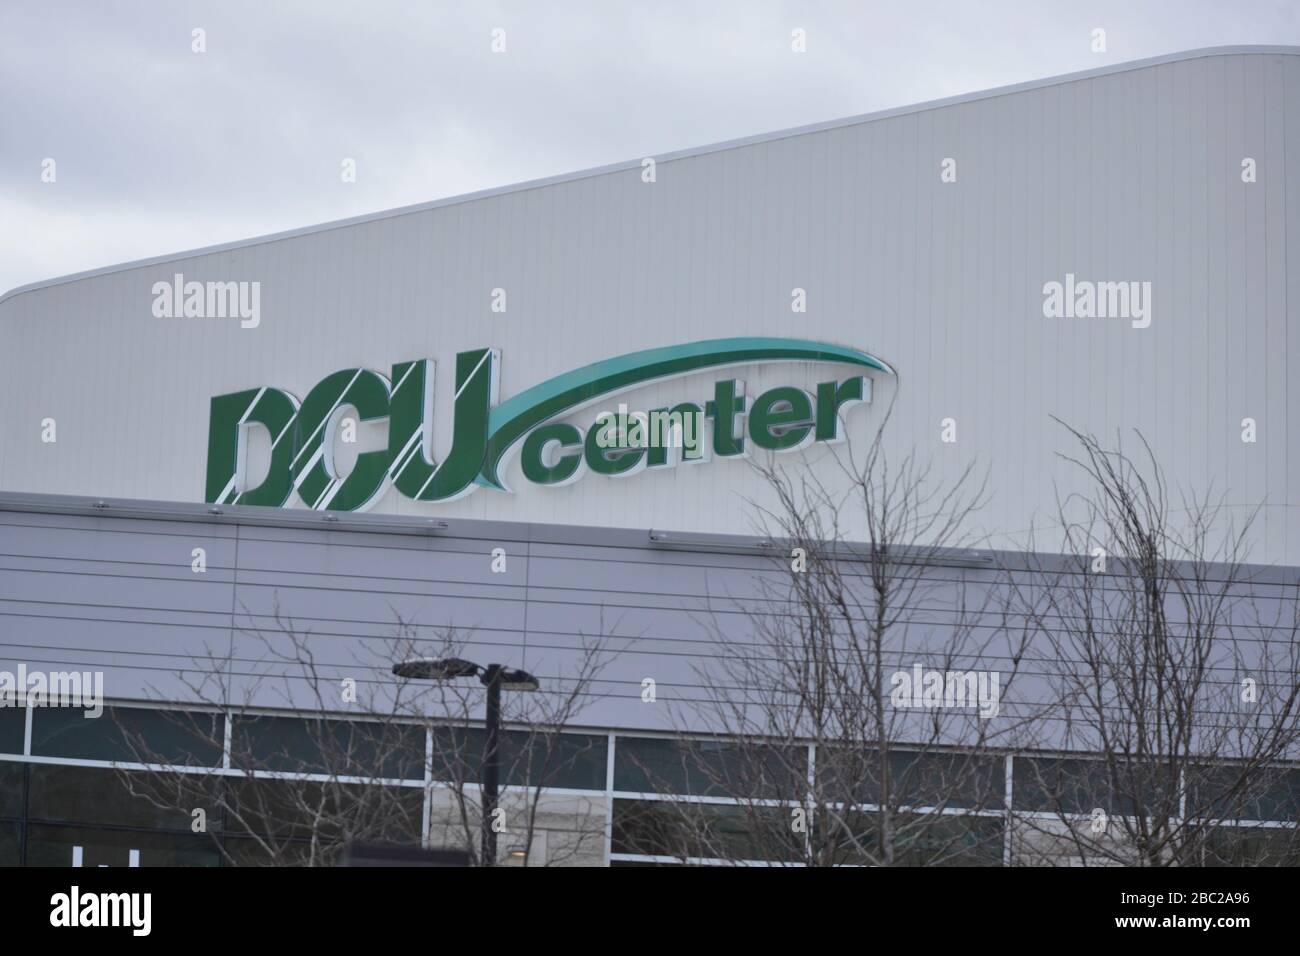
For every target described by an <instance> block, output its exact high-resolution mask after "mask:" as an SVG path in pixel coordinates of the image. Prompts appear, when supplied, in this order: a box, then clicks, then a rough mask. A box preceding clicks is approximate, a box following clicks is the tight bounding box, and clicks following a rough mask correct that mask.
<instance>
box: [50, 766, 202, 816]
mask: <svg viewBox="0 0 1300 956" xmlns="http://www.w3.org/2000/svg"><path fill="white" fill-rule="evenodd" d="M30 773H31V789H30V792H29V796H28V799H29V803H28V810H27V814H28V817H29V818H31V819H39V820H51V821H60V822H67V823H82V824H110V825H114V826H139V827H155V828H159V829H170V830H185V831H189V829H190V825H191V823H192V822H193V820H194V817H193V816H192V811H193V810H195V809H198V808H202V809H205V810H207V811H208V814H207V816H208V827H209V829H212V828H215V827H217V826H218V824H219V823H220V821H219V819H217V818H218V816H219V813H218V806H219V805H218V804H217V802H216V801H215V800H212V799H205V798H204V797H203V796H202V794H203V791H204V789H205V788H211V787H213V786H215V784H216V779H217V778H215V777H207V776H200V775H194V774H185V775H172V774H155V773H145V772H143V771H142V772H135V771H132V772H130V773H128V774H126V775H125V776H126V779H125V780H124V779H123V775H122V773H121V772H120V771H117V770H110V769H101V768H98V767H62V766H58V765H54V764H32V765H31V767H30Z"/></svg>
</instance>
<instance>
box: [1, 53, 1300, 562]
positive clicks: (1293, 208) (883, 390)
mask: <svg viewBox="0 0 1300 956" xmlns="http://www.w3.org/2000/svg"><path fill="white" fill-rule="evenodd" d="M1297 136H1300V58H1297V56H1296V55H1293V54H1285V53H1282V52H1276V51H1271V52H1261V53H1253V54H1252V53H1243V54H1233V55H1216V56H1204V57H1200V58H1195V59H1187V60H1181V61H1175V62H1170V63H1166V64H1162V65H1156V66H1147V67H1141V68H1137V69H1132V70H1127V71H1118V72H1112V73H1109V74H1107V75H1103V76H1098V77H1093V78H1089V79H1083V80H1075V81H1070V82H1064V83H1057V84H1053V85H1045V86H1042V87H1039V88H1034V89H1028V90H1023V91H1019V92H1011V93H1007V94H1006V95H1000V96H994V97H990V98H985V99H977V100H974V101H970V102H964V103H959V104H955V105H947V106H939V107H935V108H927V109H922V110H920V111H917V112H911V113H903V114H899V115H892V116H888V117H885V118H881V119H875V120H870V121H865V122H861V123H856V124H852V125H846V126H840V127H835V128H830V129H826V130H822V131H817V132H808V133H801V134H799V135H794V136H790V137H787V138H782V139H775V140H769V141H765V142H758V143H753V144H749V145H742V146H738V147H736V148H730V149H725V150H722V151H719V152H711V153H705V154H702V155H698V156H689V157H684V158H680V159H675V160H671V161H666V162H663V163H661V164H660V166H659V169H658V182H656V183H655V184H653V185H647V184H644V183H642V182H641V180H640V175H639V169H630V170H620V171H615V172H605V173H600V174H596V175H592V176H589V177H586V178H579V179H574V180H571V181H567V182H561V183H557V184H553V185H548V186H543V187H539V188H532V189H525V190H521V191H515V192H507V193H504V194H500V195H495V196H491V197H486V198H479V199H473V200H470V201H466V202H462V203H455V204H450V205H443V206H439V207H436V208H432V209H427V210H422V211H419V212H413V213H411V214H409V215H401V216H397V217H392V218H385V219H378V220H375V221H371V222H363V223H358V224H353V225H348V226H344V227H341V228H337V229H333V230H329V231H323V232H317V233H312V234H307V235H300V236H295V237H292V238H287V239H281V240H277V241H272V242H265V243H260V244H253V245H248V246H245V247H242V248H238V249H232V250H225V251H219V252H213V253H208V254H203V255H199V256H197V257H194V258H186V259H183V260H180V261H178V262H177V263H176V264H175V266H174V267H173V265H172V264H155V265H150V266H145V267H141V268H134V269H128V270H125V271H120V272H115V273H110V274H106V275H100V276H95V277H91V278H85V279H80V280H77V281H73V282H68V283H64V284H59V285H53V286H50V287H47V288H42V289H37V290H34V291H30V292H26V293H22V294H19V295H17V296H14V297H12V298H10V299H8V300H6V301H5V302H3V303H2V304H0V329H2V330H3V332H2V334H3V336H4V344H5V347H4V349H3V350H0V400H3V414H0V489H4V490H9V491H38V492H52V493H69V494H98V495H105V496H118V497H132V498H151V499H162V500H180V501H199V500H201V499H202V495H203V474H204V466H205V458H206V433H207V408H208V400H209V398H210V397H211V396H212V395H215V394H218V393H223V392H229V391H234V390H236V389H241V388H247V387H253V386H258V385H276V386H280V387H283V388H287V389H289V390H291V391H293V392H294V393H295V394H297V395H298V396H299V397H301V396H302V395H303V394H305V393H306V391H307V390H308V389H310V387H311V386H312V385H314V384H315V383H316V382H317V381H319V380H320V379H321V378H323V377H324V376H325V375H326V374H328V373H329V372H332V371H334V370H336V369H339V368H344V367H349V366H354V365H362V366H366V367H371V368H375V369H378V370H386V369H387V368H388V367H389V365H390V364H391V363H392V362H394V361H398V360H402V359H408V358H415V357H423V356H428V357H432V358H436V359H437V360H438V363H439V366H438V367H439V373H440V374H439V376H438V397H437V416H438V417H437V422H436V426H435V427H436V431H437V434H438V445H439V447H440V448H442V447H445V442H446V440H447V437H448V436H447V434H446V431H447V427H448V425H449V418H448V414H449V411H448V410H449V407H450V399H451V374H450V370H451V359H452V357H453V355H454V353H455V352H456V351H458V350H462V349H468V348H473V347H481V346H484V345H489V344H490V345H495V346H497V347H499V348H501V349H502V351H503V356H504V358H503V368H502V395H503V397H507V396H509V395H512V394H516V393H518V392H519V391H521V390H522V389H524V388H527V387H529V386H531V385H533V384H536V383H537V382H539V381H541V380H542V379H544V378H546V377H548V376H551V375H555V374H558V373H560V372H563V371H567V370H569V369H572V368H575V367H577V366H580V365H583V364H586V363H588V362H591V361H595V360H598V359H600V358H604V357H608V356H611V355H616V354H621V353H624V352H628V351H632V350H636V349H640V348H648V347H653V346H659V345H666V344H673V343H679V342H686V341H694V340H698V339H702V338H715V337H721V336H727V335H789V334H792V333H793V334H798V335H802V336H807V337H810V338H818V339H824V340H827V341H831V342H835V343H840V344H845V345H851V346H855V347H858V348H862V349H865V350H867V351H870V352H872V353H873V354H877V355H879V356H881V357H882V358H884V359H885V360H886V361H888V362H890V363H891V364H893V365H894V366H895V367H896V368H897V369H898V370H899V373H900V377H899V382H898V387H899V388H900V389H901V391H900V394H899V402H898V407H897V409H896V421H895V423H894V429H893V436H892V441H893V443H894V444H893V450H894V453H895V455H897V454H901V453H902V451H904V450H906V449H909V448H911V447H913V446H916V447H917V448H918V449H919V451H920V453H921V454H922V455H923V456H925V457H930V456H932V457H933V461H934V463H935V465H936V468H937V474H938V475H939V476H940V477H944V476H946V477H949V478H950V477H952V476H954V475H955V474H957V473H958V472H959V470H960V469H961V468H962V467H964V466H965V464H966V463H968V462H970V461H977V462H979V463H980V465H981V467H988V468H989V470H990V487H991V489H992V491H993V499H992V501H991V502H990V505H989V507H988V508H987V509H986V510H985V511H984V512H983V513H982V514H981V515H980V519H979V520H980V526H981V528H983V529H984V530H987V531H988V532H989V533H990V534H991V535H993V536H994V538H993V540H994V542H999V541H1005V540H1006V539H1007V536H1014V535H1016V534H1019V533H1022V532H1024V531H1026V530H1027V529H1029V528H1030V527H1031V526H1035V525H1041V524H1042V523H1043V522H1044V521H1045V520H1047V519H1049V518H1050V515H1051V512H1052V509H1053V502H1054V501H1055V494H1056V489H1058V488H1059V489H1060V490H1061V491H1062V492H1067V493H1068V492H1069V491H1070V490H1072V489H1073V488H1075V487H1077V475H1075V474H1074V473H1073V472H1072V470H1071V469H1070V467H1069V466H1068V465H1067V464H1066V463H1064V462H1062V461H1061V460H1059V459H1058V458H1057V457H1056V452H1058V451H1060V450H1064V449H1067V448H1068V447H1069V445H1068V442H1067V441H1066V440H1065V436H1064V435H1063V433H1062V431H1061V429H1060V428H1059V427H1058V426H1057V425H1055V424H1054V423H1053V422H1052V421H1051V416H1053V415H1055V416H1058V417H1060V418H1063V419H1065V420H1067V421H1069V422H1071V423H1073V424H1076V425H1079V426H1081V427H1084V428H1085V429H1088V430H1091V431H1094V432H1096V433H1098V434H1102V435H1108V436H1109V435H1114V434H1116V433H1117V432H1120V431H1124V432H1127V431H1128V430H1129V429H1134V428H1136V429H1140V430H1141V431H1142V432H1143V433H1144V434H1145V435H1146V437H1147V438H1148V439H1149V440H1150V441H1151V443H1152V445H1153V447H1154V449H1155V451H1156V453H1157V455H1158V456H1159V458H1160V460H1161V461H1162V462H1163V463H1164V464H1165V466H1166V467H1167V468H1168V469H1169V472H1170V475H1171V476H1172V477H1173V478H1174V479H1175V480H1176V481H1177V482H1178V483H1181V484H1183V485H1185V486H1186V487H1187V488H1189V489H1196V490H1201V491H1204V490H1206V489H1209V488H1211V487H1212V488H1213V490H1214V491H1215V492H1218V493H1222V494H1224V495H1225V496H1226V499H1225V500H1226V501H1227V502H1228V503H1229V504H1232V505H1240V506H1243V507H1244V506H1249V505H1252V504H1256V503H1260V502H1266V503H1267V505H1268V509H1267V511H1266V513H1265V515H1264V520H1262V521H1261V522H1260V523H1259V525H1258V526H1257V535H1256V537H1257V544H1256V550H1255V552H1254V553H1253V555H1252V557H1253V558H1254V559H1255V560H1258V561H1265V562H1280V563H1287V564H1292V565H1296V564H1300V500H1298V499H1297V497H1296V495H1297V489H1298V488H1300V460H1297V458H1296V456H1297V455H1300V450H1298V449H1297V447H1296V446H1300V442H1294V441H1292V440H1291V438H1292V433H1293V430H1294V423H1295V422H1296V421H1298V420H1300V394H1298V393H1300V389H1297V387H1296V386H1295V385H1294V384H1292V381H1291V380H1292V379H1293V378H1294V377H1295V373H1296V369H1297V368H1300V334H1297V333H1295V332H1294V331H1293V329H1292V328H1291V327H1292V326H1294V325H1295V322H1296V320H1295V317H1294V312H1295V308H1296V307H1295V306H1294V305H1293V304H1292V303H1293V302H1294V299H1292V298H1289V297H1288V292H1289V287H1290V284H1291V283H1292V282H1293V281H1294V280H1293V279H1292V276H1295V275H1297V274H1300V268H1298V267H1300V262H1297V261H1296V257H1297V256H1298V255H1300V252H1297V251H1296V250H1297V248H1300V243H1288V241H1287V239H1288V234H1289V233H1290V232H1294V231H1296V229H1297V228H1298V227H1300V189H1291V190H1290V193H1289V194H1288V189H1287V186H1288V183H1287V178H1288V174H1289V173H1290V172H1291V166H1292V165H1293V164H1294V157H1295V156H1297V155H1300V143H1297V142H1296V137H1297ZM1288 147H1290V148H1289V149H1288ZM946 156H952V157H954V158H956V159H957V161H958V174H959V176H958V182H957V183H956V184H954V185H943V184H941V183H940V182H939V178H938V168H939V162H940V160H941V159H942V158H943V157H946ZM1243 156H1252V157H1254V158H1255V159H1256V160H1257V161H1258V164H1259V181H1258V183H1256V184H1254V185H1245V184H1243V183H1242V182H1241V181H1240V162H1241V158H1242V157H1243ZM1288 157H1290V159H1288ZM175 271H182V272H184V274H185V276H186V278H187V279H198V280H208V279H248V280H258V281H261V282H262V295H263V299H262V312H263V318H262V324H261V327H260V328H258V329H256V330H241V329H240V328H238V323H237V322H236V321H234V320H224V321H219V320H182V319H177V320H159V319H155V318H153V317H152V316H151V314H150V304H151V300H152V296H151V294H150V286H151V285H152V283H153V282H154V281H156V280H158V279H166V278H168V277H170V276H171V274H172V273H173V272H175ZM1066 272H1073V273H1075V274H1076V275H1077V276H1079V277H1080V278H1088V279H1097V280H1104V279H1113V280H1124V279H1136V280H1143V279H1149V280H1151V281H1152V283H1153V287H1154V297H1155V307H1154V319H1153V322H1152V325H1151V327H1150V328H1149V329H1146V330H1135V329H1132V328H1130V327H1129V324H1128V323H1127V322H1126V321H1121V320H1113V319H1112V320H1101V319H1091V320H1089V319H1073V320H1069V319H1066V320H1049V319H1044V318H1043V317H1042V313H1041V304H1042V295H1041V288H1042V285H1043V283H1044V282H1045V281H1048V280H1051V279H1058V280H1059V279H1062V278H1063V277H1064V275H1065V273H1066ZM498 286H499V287H503V288H505V289H506V290H507V291H508V295H509V312H508V313H507V314H506V315H494V314H493V313H492V312H491V311H490V310H489V307H488V297H489V293H490V290H491V289H492V288H494V287H498ZM795 286H801V287H803V288H806V289H807V290H808V294H809V302H810V308H809V312H808V314H807V315H806V316H792V315H791V313H790V311H789V301H790V290H791V288H793V287H795ZM825 372H826V370H825V369H821V370H816V369H788V368H762V369H755V370H754V371H753V372H752V373H749V374H747V375H746V378H747V380H748V381H749V383H750V389H749V392H750V394H751V395H752V394H757V391H758V390H760V389H762V388H764V387H767V386H770V385H773V384H786V383H790V384H805V385H807V384H812V383H815V382H816V381H818V380H819V379H822V378H825V377H826V375H825ZM711 380H712V377H710V376H699V377H695V378H693V379H690V380H687V381H686V382H680V383H675V384H673V385H669V386H659V387H656V388H652V389H648V390H645V391H644V392H643V393H640V394H642V395H644V396H645V397H646V401H645V402H644V403H642V402H640V401H638V402H637V403H636V404H645V405H649V402H651V401H654V400H655V399H660V398H662V399H667V398H675V399H676V398H685V397H692V396H696V395H697V394H698V395H702V392H703V390H704V389H705V388H706V387H707V386H708V383H709V382H711ZM892 388H893V386H892V385H891V384H888V383H880V385H879V387H878V392H877V401H876V404H875V405H874V406H873V407H872V408H871V409H870V410H865V411H864V410H863V409H861V408H859V409H857V410H855V411H854V412H852V413H851V417H850V426H851V427H850V433H851V435H853V436H856V437H858V438H859V439H861V438H863V437H864V436H866V435H868V434H869V433H870V431H871V430H872V428H873V427H874V425H875V424H876V423H877V422H878V421H879V419H880V415H881V413H882V411H883V408H884V406H885V404H886V402H887V400H888V399H889V397H890V395H891V393H892ZM47 416H49V417H54V418H55V419H57V421H58V427H59V441H58V443H57V444H56V445H44V444H42V443H41V442H40V421H41V419H43V418H45V417H47ZM948 416H951V417H954V418H955V419H957V422H958V443H957V444H956V445H955V446H946V445H942V444H940V443H939V421H940V419H942V418H944V417H948ZM1248 416H1249V417H1253V418H1255V419H1256V420H1257V421H1258V423H1259V430H1260V431H1259V434H1260V440H1259V442H1258V444H1255V445H1244V444H1242V442H1241V441H1240V438H1239V433H1240V424H1239V423H1240V421H1241V419H1242V418H1244V417H1248ZM584 423H585V420H584ZM1128 440H1129V441H1131V436H1130V438H1129V439H1128ZM821 454H824V450H822V449H819V448H816V447H815V448H814V449H813V450H811V451H810V452H807V453H804V454H802V455H800V456H792V457H791V458H788V459H786V461H794V460H795V458H796V457H797V458H798V459H799V460H801V461H807V462H809V463H811V464H814V465H815V464H816V463H817V461H818V456H819V455H821ZM513 485H514V487H515V488H516V494H513V495H504V494H500V493H496V492H490V491H484V490H480V491H478V492H476V493H475V494H474V495H471V496H470V497H469V498H467V499H464V500H462V501H460V502H456V503H453V504H450V505H417V504H413V503H412V502H410V501H409V500H406V499H404V498H402V497H401V496H400V495H399V494H397V493H396V492H394V491H390V492H389V494H388V495H387V496H386V497H385V498H384V499H383V501H382V502H381V503H380V504H379V505H378V506H377V510H378V511H380V512H387V513H403V514H421V515H434V514H437V515H440V516H448V517H453V518H462V517H465V518H481V519H492V520H504V521H536V522H554V523H560V524H585V525H607V526H616V527H617V526H622V527H626V526H633V527H637V526H640V527H652V526H653V527H662V528H673V529H690V530H700V531H726V532H739V533H743V532H747V531H749V530H750V529H751V524H750V516H751V514H752V511H751V510H750V509H749V508H748V506H747V505H746V499H748V498H754V499H757V500H760V501H762V500H764V489H763V486H762V484H761V482H760V481H759V480H758V479H757V478H756V477H755V476H754V475H752V474H750V473H749V471H748V470H747V469H746V468H745V466H744V465H743V464H740V463H737V462H712V463H710V464H708V465H704V466H701V467H698V468H693V469H690V470H682V469H678V470H676V472H662V473H658V474H643V475H640V476H638V477H635V478H633V479H629V480H627V481H621V480H620V481H613V480H609V479H602V478H600V477H597V476H588V477H587V478H585V479H584V480H582V481H581V482H579V483H577V484H575V485H573V486H570V487H567V488H561V489H552V488H536V487H532V486H529V485H527V484H525V483H523V482H521V481H515V482H513ZM1039 543H1040V544H1044V543H1045V542H1044V540H1043V539H1042V538H1041V537H1040V541H1039Z"/></svg>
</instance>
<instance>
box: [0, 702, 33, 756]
mask: <svg viewBox="0 0 1300 956" xmlns="http://www.w3.org/2000/svg"><path fill="white" fill-rule="evenodd" d="M26 732H27V709H26V708H25V707H0V754H21V753H22V752H23V737H24V736H25V735H26Z"/></svg>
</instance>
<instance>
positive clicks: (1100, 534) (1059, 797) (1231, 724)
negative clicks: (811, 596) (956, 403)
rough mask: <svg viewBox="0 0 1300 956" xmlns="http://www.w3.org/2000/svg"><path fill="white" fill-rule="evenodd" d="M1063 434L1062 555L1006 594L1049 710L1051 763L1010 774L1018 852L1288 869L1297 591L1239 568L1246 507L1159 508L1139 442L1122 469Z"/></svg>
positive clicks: (1075, 859)
mask: <svg viewBox="0 0 1300 956" xmlns="http://www.w3.org/2000/svg"><path fill="white" fill-rule="evenodd" d="M1067 427H1068V426H1067ZM1069 431H1070V433H1071V434H1072V436H1073V437H1074V439H1075V440H1077V442H1078V445H1079V447H1080V449H1081V451H1080V453H1079V454H1078V456H1077V457H1074V456H1071V457H1069V458H1068V460H1069V461H1070V462H1072V463H1073V464H1074V465H1075V466H1077V467H1078V468H1079V469H1081V471H1082V473H1083V475H1084V477H1085V479H1086V481H1087V486H1088V490H1087V491H1086V492H1085V493H1083V494H1080V495H1072V496H1068V497H1059V496H1058V512H1059V518H1060V524H1061V527H1062V528H1063V531H1064V536H1065V550H1066V552H1067V553H1068V554H1069V555H1073V556H1074V557H1067V558H1066V559H1065V561H1064V563H1063V564H1062V565H1059V566H1051V567H1049V566H1047V565H1046V563H1042V564H1040V565H1039V567H1038V568H1037V569H1036V573H1035V574H1033V575H1032V576H1030V577H1028V578H1025V579H1022V580H1020V581H1019V583H1017V585H1016V587H1015V596H1016V600H1017V602H1018V604H1019V606H1020V610H1021V611H1022V612H1023V615H1024V618H1025V620H1026V621H1028V622H1029V624H1030V626H1031V627H1032V629H1033V631H1034V634H1035V646H1036V647H1037V648H1040V650H1041V653H1040V654H1039V657H1040V659H1041V660H1042V661H1044V662H1045V664H1046V666H1047V668H1048V671H1049V679H1050V682H1051V683H1052V685H1053V695H1054V697H1055V700H1056V708H1057V713H1056V715H1055V717H1054V719H1053V721H1052V722H1051V723H1050V726H1049V725H1047V724H1044V725H1042V726H1043V730H1044V731H1045V733H1046V735H1047V741H1046V742H1047V744H1048V746H1049V747H1050V749H1051V750H1053V751H1054V752H1055V755H1054V756H1049V755H1046V754H1044V755H1042V756H1040V757H1038V758H1036V759H1028V758H1022V759H1021V760H1019V761H1018V762H1017V774H1016V776H1017V782H1016V791H1017V794H1018V799H1017V803H1018V804H1019V805H1020V809H1022V810H1024V812H1023V813H1018V814H1017V815H1016V831H1017V839H1016V847H1017V854H1018V855H1019V856H1023V857H1024V858H1025V861H1026V862H1039V863H1048V862H1061V861H1063V860H1064V861H1069V862H1071V863H1082V864H1085V865H1092V864H1112V865H1116V864H1118V865H1136V866H1163V865H1199V864H1206V863H1234V864H1243V863H1282V862H1289V863H1292V864H1294V863H1295V862H1297V860H1300V856H1298V855H1297V850H1298V849H1300V844H1298V843H1297V829H1296V821H1297V815H1298V814H1300V771H1297V770H1296V769H1295V768H1296V766H1297V764H1296V761H1297V758H1300V753H1298V752H1297V750H1298V748H1297V744H1298V743H1300V719H1298V716H1300V715H1298V708H1300V666H1298V665H1300V656H1298V655H1300V643H1298V642H1297V638H1298V637H1300V633H1298V628H1300V613H1297V611H1298V609H1300V601H1298V600H1297V597H1298V596H1300V595H1298V589H1300V583H1298V582H1297V580H1296V577H1295V574H1294V572H1289V578H1288V577H1287V576H1286V573H1284V572H1280V571H1278V570H1276V569H1273V570H1270V569H1261V568H1253V569H1252V568H1251V567H1250V566H1248V565H1246V564H1245V563H1244V559H1245V557H1246V547H1247V541H1248V532H1249V530H1250V528H1251V524H1252V522H1253V521H1254V519H1255V514H1254V513H1252V514H1249V515H1247V516H1246V518H1245V519H1244V521H1242V522H1240V523H1238V524H1235V525H1234V523H1233V522H1231V521H1229V520H1227V518H1228V515H1227V512H1226V511H1225V508H1224V506H1223V503H1222V501H1221V500H1215V499H1213V498H1211V497H1210V496H1208V495H1205V496H1200V497H1187V496H1184V497H1183V498H1182V500H1181V507H1179V508H1177V509H1175V508H1173V507H1172V506H1171V503H1170V492H1169V488H1168V485H1167V481H1166V478H1165V475H1164V473H1163V471H1162V469H1161V468H1160V467H1159V465H1158V463H1157V461H1156V457H1155V455H1154V453H1153V452H1152V450H1151V448H1150V446H1149V445H1148V444H1147V443H1146V441H1145V440H1144V439H1142V438H1141V436H1138V441H1139V444H1140V446H1141V452H1140V455H1139V457H1138V458H1137V459H1134V458H1132V457H1130V456H1129V455H1127V454H1125V453H1124V452H1122V451H1121V450H1120V449H1118V448H1116V449H1107V448H1104V447H1103V446H1102V445H1101V444H1100V442H1099V441H1098V440H1097V439H1096V438H1095V437H1093V436H1092V435H1088V434H1084V433H1082V432H1079V431H1077V430H1075V429H1072V428H1071V429H1069ZM1028 743H1030V744H1031V745H1032V744H1033V741H1029V742H1028ZM1021 794H1023V799H1021V797H1020V796H1019V795H1021Z"/></svg>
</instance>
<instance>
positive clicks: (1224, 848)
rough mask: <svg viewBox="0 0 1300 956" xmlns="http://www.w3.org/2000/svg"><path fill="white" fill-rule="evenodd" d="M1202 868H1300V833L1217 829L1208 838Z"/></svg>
mask: <svg viewBox="0 0 1300 956" xmlns="http://www.w3.org/2000/svg"><path fill="white" fill-rule="evenodd" d="M1198 862H1199V863H1200V865H1202V866H1300V830H1297V829H1295V828H1293V827H1215V828H1213V829H1212V830H1210V831H1209V832H1208V833H1207V834H1206V837H1205V852H1204V855H1203V857H1202V859H1201V860H1199V861H1198Z"/></svg>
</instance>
